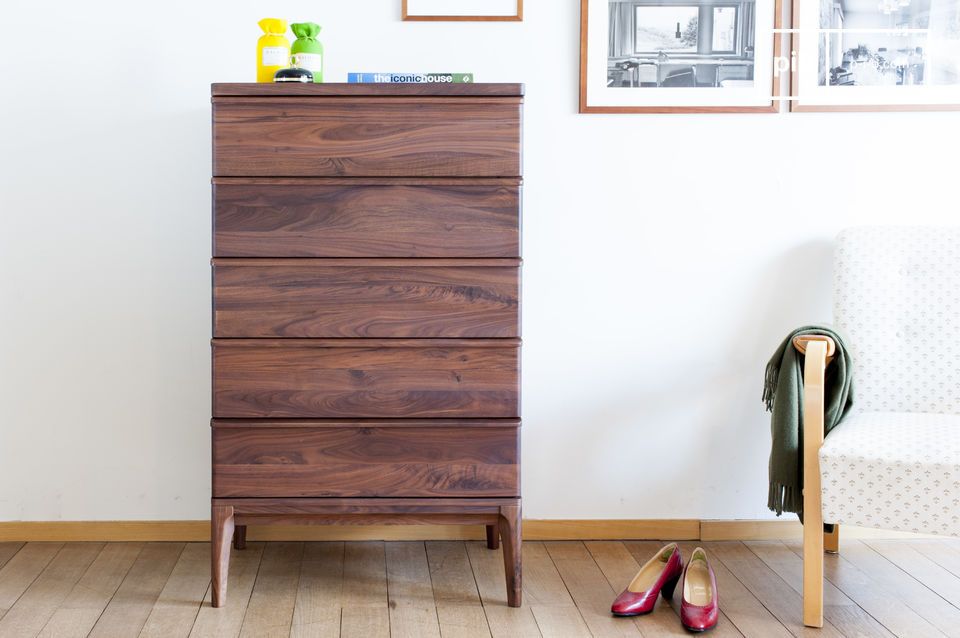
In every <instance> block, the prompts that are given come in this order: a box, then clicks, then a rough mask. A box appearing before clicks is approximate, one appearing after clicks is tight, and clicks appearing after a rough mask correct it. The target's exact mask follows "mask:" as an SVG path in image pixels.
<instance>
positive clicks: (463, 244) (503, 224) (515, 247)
mask: <svg viewBox="0 0 960 638" xmlns="http://www.w3.org/2000/svg"><path fill="white" fill-rule="evenodd" d="M520 188H521V187H520V181H519V179H513V178H512V179H473V180H450V179H445V180H436V179H434V180H425V179H401V180H397V179H363V178H351V179H349V180H344V179H326V178H323V179H304V178H299V179H276V178H269V179H263V178H260V179H256V178H217V179H215V180H214V184H213V191H214V196H213V246H214V248H213V254H214V256H217V257H518V256H519V255H520Z"/></svg>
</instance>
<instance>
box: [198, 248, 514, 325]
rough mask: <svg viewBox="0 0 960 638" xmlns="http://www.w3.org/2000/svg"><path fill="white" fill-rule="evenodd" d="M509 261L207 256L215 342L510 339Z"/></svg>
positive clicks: (511, 271)
mask: <svg viewBox="0 0 960 638" xmlns="http://www.w3.org/2000/svg"><path fill="white" fill-rule="evenodd" d="M519 266H520V262H519V261H518V260H513V259H486V260H473V261H469V260H436V259H394V260H389V259H360V260H357V259H281V260H265V259H215V260H214V261H213V334H214V336H215V337H384V338H391V337H410V338H414V337H416V338H436V337H472V338H476V337H488V338H489V337H516V336H518V335H519V334H520V326H519V321H520V312H519V305H520V302H519V294H520V268H519Z"/></svg>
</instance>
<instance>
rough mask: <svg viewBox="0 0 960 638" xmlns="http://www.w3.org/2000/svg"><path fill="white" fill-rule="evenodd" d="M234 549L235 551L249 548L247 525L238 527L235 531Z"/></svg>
mask: <svg viewBox="0 0 960 638" xmlns="http://www.w3.org/2000/svg"><path fill="white" fill-rule="evenodd" d="M233 548H234V549H246V548H247V526H246V525H237V526H236V527H235V528H234V530H233Z"/></svg>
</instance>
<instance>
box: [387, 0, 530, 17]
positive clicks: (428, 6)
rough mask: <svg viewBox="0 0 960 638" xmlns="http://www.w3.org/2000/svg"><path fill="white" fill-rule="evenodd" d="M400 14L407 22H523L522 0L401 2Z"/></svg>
mask: <svg viewBox="0 0 960 638" xmlns="http://www.w3.org/2000/svg"><path fill="white" fill-rule="evenodd" d="M402 2H403V5H402V8H401V14H402V17H403V19H404V20H407V21H417V20H420V21H428V22H432V21H480V22H483V21H500V22H519V21H521V20H523V0H402Z"/></svg>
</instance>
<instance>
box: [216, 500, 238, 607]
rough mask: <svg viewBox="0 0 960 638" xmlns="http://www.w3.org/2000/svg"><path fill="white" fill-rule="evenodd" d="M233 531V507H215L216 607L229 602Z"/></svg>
mask: <svg viewBox="0 0 960 638" xmlns="http://www.w3.org/2000/svg"><path fill="white" fill-rule="evenodd" d="M233 530H234V525H233V507H232V506H230V505H214V506H213V509H212V512H211V515H210V550H211V551H210V556H211V568H212V572H213V599H212V603H213V606H214V607H223V606H224V605H225V604H226V602H227V574H228V572H229V569H230V540H231V539H232V538H233Z"/></svg>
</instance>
